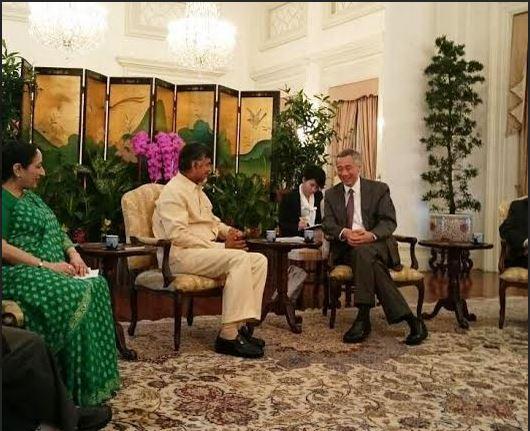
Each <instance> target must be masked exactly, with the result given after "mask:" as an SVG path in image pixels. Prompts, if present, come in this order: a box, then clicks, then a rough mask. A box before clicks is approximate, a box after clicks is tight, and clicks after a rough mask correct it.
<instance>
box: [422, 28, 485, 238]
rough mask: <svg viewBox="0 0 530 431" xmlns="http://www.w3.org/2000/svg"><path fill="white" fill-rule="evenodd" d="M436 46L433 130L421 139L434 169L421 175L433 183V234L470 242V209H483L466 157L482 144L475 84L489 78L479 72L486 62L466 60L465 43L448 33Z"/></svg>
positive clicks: (431, 77) (430, 95)
mask: <svg viewBox="0 0 530 431" xmlns="http://www.w3.org/2000/svg"><path fill="white" fill-rule="evenodd" d="M436 48H437V52H436V54H435V55H434V57H432V61H431V64H429V66H428V67H427V68H426V69H425V72H424V73H425V75H426V76H427V78H428V89H427V92H426V95H425V96H426V102H427V106H428V110H429V112H428V115H427V116H426V117H425V118H424V120H425V124H426V127H427V129H428V130H429V134H428V136H427V137H425V138H422V139H421V142H422V143H423V144H425V147H426V149H427V152H428V154H429V158H428V165H429V168H428V170H427V171H426V172H424V173H422V174H421V178H422V179H423V180H424V181H426V182H427V183H428V184H429V186H430V188H429V190H428V191H427V192H426V193H425V194H424V195H423V196H422V199H423V201H426V202H429V206H430V209H431V215H430V232H431V237H432V239H435V240H445V241H461V242H467V241H471V239H472V235H473V230H472V215H471V214H470V213H467V212H465V211H480V202H479V201H478V200H476V199H474V198H473V196H472V194H471V192H470V189H469V183H470V180H471V179H472V178H475V177H476V176H477V175H478V170H477V168H476V167H474V166H472V165H471V164H470V163H468V162H467V161H466V159H467V157H468V156H469V155H470V154H471V152H472V151H473V149H475V148H477V147H480V146H481V145H482V141H481V140H480V137H479V136H478V133H476V131H475V127H476V121H474V120H473V119H472V113H473V109H474V108H475V107H476V106H477V105H478V104H480V103H482V100H481V99H480V97H479V95H478V93H477V92H476V91H475V90H474V85H475V84H477V83H480V82H483V81H484V77H483V76H481V75H480V73H479V72H480V71H481V70H482V69H483V66H482V64H481V63H479V62H478V61H473V60H471V61H467V60H465V58H464V57H465V51H464V45H457V44H455V42H453V41H451V40H448V39H447V38H446V37H445V36H442V37H438V38H437V39H436Z"/></svg>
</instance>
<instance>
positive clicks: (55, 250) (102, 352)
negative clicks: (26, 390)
mask: <svg viewBox="0 0 530 431" xmlns="http://www.w3.org/2000/svg"><path fill="white" fill-rule="evenodd" d="M2 222H3V223H2V238H3V239H5V240H6V241H7V242H8V243H9V244H11V245H13V246H15V247H18V248H20V249H22V250H24V251H26V252H28V253H30V254H32V255H33V256H36V257H38V258H40V259H42V260H44V261H47V262H60V261H64V260H65V251H66V249H67V248H69V247H71V246H72V243H71V241H70V240H69V238H68V237H67V235H66V234H65V233H64V232H63V230H62V229H61V226H60V225H59V222H58V221H57V218H56V217H55V215H54V214H53V212H52V211H51V209H50V208H49V207H48V206H47V205H46V204H45V203H44V202H43V201H42V200H41V199H40V198H39V197H38V196H37V195H36V194H35V193H33V192H30V191H27V192H25V193H24V194H23V196H22V197H20V198H16V197H14V196H13V195H12V194H11V193H9V192H8V191H6V190H5V189H3V188H2ZM2 282H3V294H4V298H5V299H12V300H15V301H16V302H17V303H18V304H19V305H20V307H21V308H22V310H23V312H24V317H25V322H26V327H27V329H29V330H30V331H34V332H36V333H38V334H40V335H42V336H43V337H44V340H45V341H46V343H47V344H48V346H50V348H51V349H52V351H53V352H54V353H55V354H56V357H57V359H58V361H59V364H60V366H61V370H62V374H63V377H64V382H65V384H66V387H67V389H68V391H69V393H70V394H71V396H72V397H73V400H74V402H75V403H76V404H78V405H81V406H89V405H97V404H100V403H101V402H103V401H104V400H106V399H108V398H110V397H111V396H112V395H113V393H114V392H115V391H116V390H117V389H118V388H119V385H120V377H119V373H118V362H117V354H116V344H115V334H114V322H113V319H112V309H111V305H110V296H109V289H108V287H107V283H106V281H105V279H104V278H102V277H96V278H90V279H86V280H79V279H75V278H72V277H68V276H66V275H62V274H59V273H56V272H54V271H51V270H49V269H46V268H39V267H34V266H28V265H23V264H19V265H3V266H2Z"/></svg>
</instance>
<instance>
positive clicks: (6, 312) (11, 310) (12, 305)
mask: <svg viewBox="0 0 530 431" xmlns="http://www.w3.org/2000/svg"><path fill="white" fill-rule="evenodd" d="M2 324H3V325H6V326H17V327H19V328H22V327H24V313H23V312H22V309H21V308H20V307H19V306H18V304H17V303H16V302H15V301H10V300H8V299H3V300H2Z"/></svg>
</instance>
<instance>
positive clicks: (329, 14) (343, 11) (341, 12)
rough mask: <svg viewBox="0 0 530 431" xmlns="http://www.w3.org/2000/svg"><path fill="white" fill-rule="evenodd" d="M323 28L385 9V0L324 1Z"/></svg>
mask: <svg viewBox="0 0 530 431" xmlns="http://www.w3.org/2000/svg"><path fill="white" fill-rule="evenodd" d="M322 8H323V13H322V16H323V19H322V29H324V30H325V29H327V28H330V27H334V26H336V25H339V24H344V23H345V22H348V21H353V20H355V19H358V18H361V17H363V16H366V15H370V14H372V13H375V12H379V11H380V10H384V8H385V6H384V3H383V2H323V3H322Z"/></svg>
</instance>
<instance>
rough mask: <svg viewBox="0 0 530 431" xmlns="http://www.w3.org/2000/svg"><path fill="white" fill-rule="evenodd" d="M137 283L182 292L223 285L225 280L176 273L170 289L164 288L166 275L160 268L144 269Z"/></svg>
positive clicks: (147, 286) (153, 288)
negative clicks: (163, 274) (164, 275)
mask: <svg viewBox="0 0 530 431" xmlns="http://www.w3.org/2000/svg"><path fill="white" fill-rule="evenodd" d="M135 284H137V285H139V286H142V287H146V288H147V289H151V290H169V289H172V290H179V291H181V292H200V291H202V290H208V289H213V288H215V287H222V286H223V280H221V279H213V278H208V277H202V276H200V275H192V274H176V278H175V281H173V283H171V285H170V286H169V288H168V289H165V288H164V277H163V276H162V271H160V270H159V269H150V270H148V271H144V272H142V273H140V274H139V275H138V277H136V280H135Z"/></svg>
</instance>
